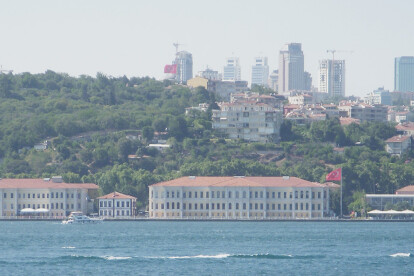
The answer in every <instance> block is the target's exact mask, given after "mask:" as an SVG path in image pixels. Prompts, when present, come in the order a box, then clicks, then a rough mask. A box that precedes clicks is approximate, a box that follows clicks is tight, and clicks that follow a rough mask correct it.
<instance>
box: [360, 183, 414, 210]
mask: <svg viewBox="0 0 414 276" xmlns="http://www.w3.org/2000/svg"><path fill="white" fill-rule="evenodd" d="M365 199H366V202H367V204H368V205H369V206H370V207H371V208H372V209H376V210H380V211H383V210H385V209H386V206H387V207H393V205H394V206H395V205H397V204H401V203H408V205H409V206H410V207H411V208H412V207H414V185H409V186H406V187H403V188H401V189H398V190H397V191H396V192H395V194H366V195H365Z"/></svg>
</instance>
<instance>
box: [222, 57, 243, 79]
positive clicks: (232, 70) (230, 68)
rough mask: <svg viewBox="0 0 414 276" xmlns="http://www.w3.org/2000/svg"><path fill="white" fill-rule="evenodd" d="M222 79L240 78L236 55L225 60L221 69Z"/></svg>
mask: <svg viewBox="0 0 414 276" xmlns="http://www.w3.org/2000/svg"><path fill="white" fill-rule="evenodd" d="M223 80H224V81H239V80H241V68H240V62H239V58H238V57H230V58H228V59H227V60H226V65H225V66H224V69H223Z"/></svg>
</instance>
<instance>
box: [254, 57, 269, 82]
mask: <svg viewBox="0 0 414 276" xmlns="http://www.w3.org/2000/svg"><path fill="white" fill-rule="evenodd" d="M254 60H255V63H254V65H253V66H252V82H251V86H252V87H253V85H261V86H266V87H267V86H268V79H269V65H268V63H267V57H256V58H255V59H254Z"/></svg>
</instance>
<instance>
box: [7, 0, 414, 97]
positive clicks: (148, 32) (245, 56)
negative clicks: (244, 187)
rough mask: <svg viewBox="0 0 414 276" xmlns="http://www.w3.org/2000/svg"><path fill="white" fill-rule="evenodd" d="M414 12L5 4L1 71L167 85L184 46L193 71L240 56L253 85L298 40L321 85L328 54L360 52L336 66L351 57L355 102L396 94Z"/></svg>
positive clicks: (407, 4)
mask: <svg viewBox="0 0 414 276" xmlns="http://www.w3.org/2000/svg"><path fill="white" fill-rule="evenodd" d="M413 11H414V1H412V0H406V1H404V0H389V1H383V0H340V1H339V0H320V1H317V0H314V1H312V0H285V1H277V0H269V1H261V0H255V1H252V0H251V1H245V0H238V1H225V0H221V1H220V0H208V1H206V0H204V1H197V0H189V1H181V0H175V1H173V0H166V1H156V0H152V1H132V0H131V1H127V0H125V1H123V0H117V1H104V0H100V1H87V0H70V1H69V0H67V1H59V0H50V1H42V0H38V1H33V0H26V1H19V0H13V1H11V0H0V65H2V66H3V69H13V70H14V73H20V72H31V73H39V72H44V71H46V70H47V69H50V70H53V71H56V72H65V73H69V74H70V75H72V76H78V75H81V74H86V75H91V76H95V75H96V73H97V72H102V73H104V74H107V75H112V76H122V75H127V76H128V77H131V76H151V77H155V78H157V79H161V78H162V77H163V68H164V65H165V64H169V63H171V61H172V60H173V58H174V54H175V48H174V47H173V45H172V44H173V43H174V42H176V41H178V42H179V43H182V44H184V45H183V46H182V47H181V48H180V49H182V50H187V51H189V52H191V53H192V54H193V63H194V74H195V73H196V72H197V71H199V70H202V69H204V68H206V66H207V65H208V66H209V67H210V68H212V69H215V70H218V71H222V70H223V66H224V63H225V59H226V57H229V56H232V55H235V56H239V57H240V63H241V66H242V78H243V79H244V80H247V81H249V83H250V72H251V66H252V64H253V59H254V57H255V56H258V55H264V56H268V58H269V65H270V69H271V70H273V69H277V66H278V52H279V50H280V48H281V47H282V45H283V44H284V43H286V42H299V43H302V49H303V52H304V55H305V70H307V71H309V72H310V73H311V74H312V78H313V85H314V86H318V62H319V60H320V59H324V58H329V57H331V55H329V54H328V53H326V50H327V49H336V50H346V51H353V53H348V52H343V53H340V52H338V53H337V54H336V57H335V59H345V60H346V70H347V71H346V95H359V96H361V95H365V94H366V93H368V92H369V91H371V90H373V89H375V88H378V87H380V86H384V87H385V89H390V90H392V89H393V88H394V75H393V74H394V57H397V56H404V55H406V56H407V55H411V56H414V16H413Z"/></svg>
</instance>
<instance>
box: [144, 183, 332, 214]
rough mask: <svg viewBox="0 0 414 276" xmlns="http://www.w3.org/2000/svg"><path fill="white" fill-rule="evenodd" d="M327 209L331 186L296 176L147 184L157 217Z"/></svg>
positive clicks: (152, 211)
mask: <svg viewBox="0 0 414 276" xmlns="http://www.w3.org/2000/svg"><path fill="white" fill-rule="evenodd" d="M329 214H330V209H329V186H328V185H325V184H320V183H315V182H309V181H306V180H303V179H300V178H296V177H288V176H284V177H237V176H235V177H231V176H229V177H199V176H197V177H195V176H190V177H181V178H178V179H174V180H171V181H166V182H161V183H157V184H154V185H151V186H149V217H150V218H153V219H246V220H249V219H250V220H256V219H295V218H302V219H310V218H324V217H326V216H328V215H329Z"/></svg>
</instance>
